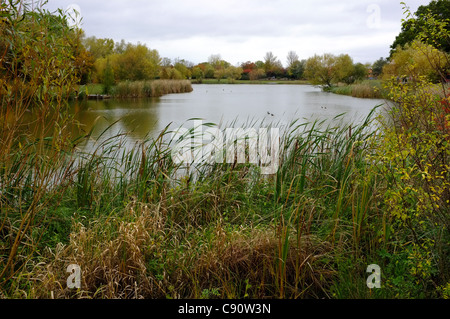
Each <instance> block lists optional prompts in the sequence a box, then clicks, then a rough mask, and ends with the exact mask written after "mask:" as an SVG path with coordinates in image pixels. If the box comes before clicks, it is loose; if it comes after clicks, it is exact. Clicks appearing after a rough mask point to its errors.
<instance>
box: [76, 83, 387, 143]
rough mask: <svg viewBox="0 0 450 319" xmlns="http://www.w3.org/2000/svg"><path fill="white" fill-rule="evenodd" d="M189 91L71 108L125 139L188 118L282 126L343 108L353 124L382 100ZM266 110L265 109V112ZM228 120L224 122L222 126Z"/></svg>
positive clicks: (286, 91)
mask: <svg viewBox="0 0 450 319" xmlns="http://www.w3.org/2000/svg"><path fill="white" fill-rule="evenodd" d="M193 88H194V91H193V92H191V93H186V94H171V95H166V96H164V97H161V98H155V99H136V100H133V99H127V100H106V101H82V102H81V101H80V102H74V104H73V112H74V113H75V114H76V118H77V120H78V121H79V122H80V124H81V125H82V128H83V130H84V131H90V130H91V129H92V128H94V134H93V135H94V136H98V135H99V134H100V133H101V132H103V131H104V130H105V129H106V128H107V127H108V126H110V125H111V124H112V123H115V122H117V123H115V124H114V125H113V126H112V127H111V128H110V129H109V130H108V131H107V133H106V134H105V135H104V136H106V137H108V136H114V135H116V134H118V133H128V136H129V137H128V138H129V139H130V142H134V141H139V140H142V139H144V138H145V137H154V136H156V135H157V134H159V133H160V132H161V131H162V130H163V129H164V128H165V127H166V126H167V125H169V124H171V123H172V124H171V128H178V127H180V126H184V127H187V128H191V127H192V126H193V124H192V122H189V121H188V120H190V119H193V118H199V119H203V121H204V122H212V123H215V124H219V125H221V127H222V128H225V127H229V126H230V124H231V123H233V124H232V125H231V126H232V127H240V126H241V125H242V126H244V125H245V124H246V123H247V124H248V123H249V122H252V123H253V122H255V121H256V122H258V123H259V122H261V121H264V123H268V124H270V123H272V124H274V125H285V124H288V123H291V122H292V121H293V120H296V119H300V120H301V121H302V122H306V121H313V120H316V119H320V120H328V119H330V120H331V119H332V118H334V117H335V116H337V115H339V114H342V113H346V115H345V117H344V120H345V121H348V122H354V123H355V124H356V123H358V122H360V121H361V120H362V119H364V118H365V117H366V116H367V115H368V114H369V112H370V111H371V110H372V109H373V108H374V107H375V106H377V105H381V104H384V103H385V102H384V101H383V100H373V99H359V98H353V97H348V96H341V95H336V94H332V93H326V92H322V90H321V89H319V88H316V87H313V86H309V85H193ZM269 113H270V114H269ZM227 124H228V125H227Z"/></svg>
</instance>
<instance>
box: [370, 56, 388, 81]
mask: <svg viewBox="0 0 450 319" xmlns="http://www.w3.org/2000/svg"><path fill="white" fill-rule="evenodd" d="M388 63H389V61H388V59H385V58H379V59H378V60H376V61H375V62H374V63H373V65H372V74H373V76H375V77H379V76H380V75H381V74H382V73H383V68H384V66H385V65H386V64H388Z"/></svg>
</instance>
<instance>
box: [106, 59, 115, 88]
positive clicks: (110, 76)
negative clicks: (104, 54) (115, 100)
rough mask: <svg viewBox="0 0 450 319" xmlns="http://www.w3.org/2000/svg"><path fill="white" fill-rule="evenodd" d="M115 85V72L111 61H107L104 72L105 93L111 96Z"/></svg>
mask: <svg viewBox="0 0 450 319" xmlns="http://www.w3.org/2000/svg"><path fill="white" fill-rule="evenodd" d="M114 84H115V80H114V70H113V68H112V66H111V63H110V61H109V59H107V61H106V67H105V70H104V71H103V93H104V94H111V90H112V87H113V86H114Z"/></svg>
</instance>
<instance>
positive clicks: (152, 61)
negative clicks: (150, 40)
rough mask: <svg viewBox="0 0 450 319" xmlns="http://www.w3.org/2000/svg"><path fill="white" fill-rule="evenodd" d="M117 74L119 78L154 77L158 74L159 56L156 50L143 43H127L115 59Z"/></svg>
mask: <svg viewBox="0 0 450 319" xmlns="http://www.w3.org/2000/svg"><path fill="white" fill-rule="evenodd" d="M116 63H117V65H116V69H117V75H118V77H119V79H121V80H130V81H139V80H150V79H155V78H156V77H157V76H158V75H159V71H160V70H159V67H160V64H161V57H160V56H159V53H158V51H156V50H150V49H149V48H148V47H147V46H146V45H143V44H139V43H138V44H136V45H133V44H128V45H127V48H126V50H125V52H124V53H123V54H121V55H119V56H118V58H117V61H116Z"/></svg>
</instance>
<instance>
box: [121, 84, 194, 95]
mask: <svg viewBox="0 0 450 319" xmlns="http://www.w3.org/2000/svg"><path fill="white" fill-rule="evenodd" d="M192 90H193V89H192V85H191V82H190V81H188V80H154V81H136V82H128V81H125V82H120V83H118V84H117V85H116V87H115V88H114V90H113V92H112V95H113V96H115V97H118V98H141V97H160V96H163V95H166V94H173V93H189V92H192Z"/></svg>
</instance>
